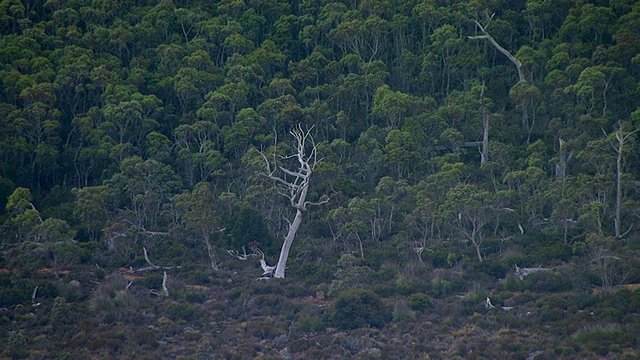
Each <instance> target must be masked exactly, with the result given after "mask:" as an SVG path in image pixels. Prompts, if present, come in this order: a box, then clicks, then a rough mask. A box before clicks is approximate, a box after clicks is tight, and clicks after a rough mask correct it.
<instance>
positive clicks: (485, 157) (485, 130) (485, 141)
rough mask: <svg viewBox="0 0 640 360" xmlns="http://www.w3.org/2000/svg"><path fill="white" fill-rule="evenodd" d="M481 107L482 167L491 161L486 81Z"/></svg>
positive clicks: (481, 93)
mask: <svg viewBox="0 0 640 360" xmlns="http://www.w3.org/2000/svg"><path fill="white" fill-rule="evenodd" d="M480 102H481V105H480V107H481V108H482V109H481V111H482V152H481V153H480V166H482V165H484V164H485V163H486V162H487V161H489V114H487V108H486V107H485V104H484V81H483V82H482V90H480Z"/></svg>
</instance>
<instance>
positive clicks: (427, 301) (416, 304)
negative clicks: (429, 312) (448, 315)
mask: <svg viewBox="0 0 640 360" xmlns="http://www.w3.org/2000/svg"><path fill="white" fill-rule="evenodd" d="M408 300H409V306H410V307H411V309H412V310H415V311H424V310H426V309H427V308H432V307H433V300H431V298H430V297H429V296H427V295H425V294H423V293H415V294H413V295H411V296H409V299H408Z"/></svg>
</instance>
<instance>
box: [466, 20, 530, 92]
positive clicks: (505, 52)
mask: <svg viewBox="0 0 640 360" xmlns="http://www.w3.org/2000/svg"><path fill="white" fill-rule="evenodd" d="M492 18H493V15H491V18H490V19H489V21H490V20H491V19H492ZM474 22H475V23H476V26H477V27H478V28H479V29H480V31H481V32H482V34H483V35H479V36H468V38H469V39H472V40H478V39H486V40H489V42H490V43H491V45H493V46H494V47H495V48H496V50H498V51H499V52H501V53H502V54H503V55H504V56H506V57H507V58H508V59H509V61H511V63H513V65H514V66H515V67H516V70H517V71H518V79H519V82H521V83H524V82H527V80H526V79H525V78H524V73H523V72H522V63H521V62H520V60H518V59H516V58H515V56H513V55H511V53H510V52H509V50H507V49H505V48H503V47H502V46H500V44H498V42H496V40H495V39H494V38H493V37H492V36H491V35H489V33H487V29H486V27H484V26H482V24H480V23H479V22H478V21H477V20H474ZM487 25H488V24H487Z"/></svg>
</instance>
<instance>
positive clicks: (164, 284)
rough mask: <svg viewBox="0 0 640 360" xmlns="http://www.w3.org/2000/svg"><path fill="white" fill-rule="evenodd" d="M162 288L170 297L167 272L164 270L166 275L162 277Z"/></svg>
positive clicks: (165, 294)
mask: <svg viewBox="0 0 640 360" xmlns="http://www.w3.org/2000/svg"><path fill="white" fill-rule="evenodd" d="M162 290H163V291H164V296H166V297H169V289H168V288H167V272H166V271H165V272H164V276H163V277H162Z"/></svg>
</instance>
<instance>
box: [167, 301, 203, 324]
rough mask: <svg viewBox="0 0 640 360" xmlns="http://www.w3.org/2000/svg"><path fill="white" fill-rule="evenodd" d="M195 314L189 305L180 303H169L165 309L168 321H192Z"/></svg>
mask: <svg viewBox="0 0 640 360" xmlns="http://www.w3.org/2000/svg"><path fill="white" fill-rule="evenodd" d="M195 313H196V309H195V308H194V307H193V306H191V305H189V304H182V303H177V302H174V303H171V304H169V307H168V308H167V315H168V317H169V319H171V320H173V321H176V320H185V321H189V320H192V319H193V317H194V315H195Z"/></svg>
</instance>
